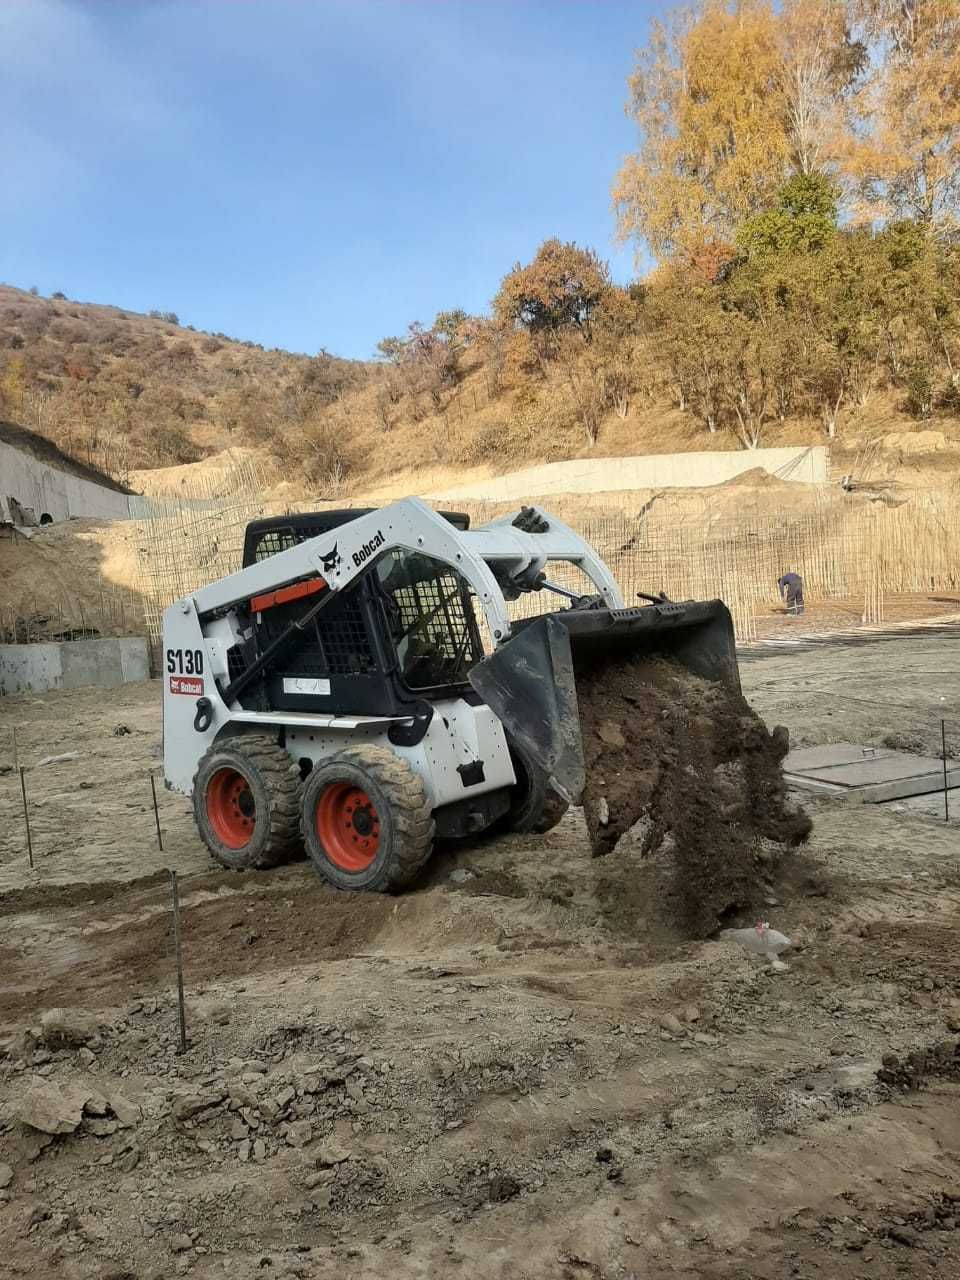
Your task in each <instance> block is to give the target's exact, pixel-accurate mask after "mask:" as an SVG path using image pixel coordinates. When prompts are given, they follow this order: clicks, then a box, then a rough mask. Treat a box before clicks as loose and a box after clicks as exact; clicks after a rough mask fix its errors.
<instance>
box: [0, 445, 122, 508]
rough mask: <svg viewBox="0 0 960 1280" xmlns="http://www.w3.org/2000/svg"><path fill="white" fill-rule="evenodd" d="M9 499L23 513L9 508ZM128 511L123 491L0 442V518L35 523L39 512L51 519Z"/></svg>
mask: <svg viewBox="0 0 960 1280" xmlns="http://www.w3.org/2000/svg"><path fill="white" fill-rule="evenodd" d="M11 498H12V499H13V501H14V503H16V504H17V506H19V507H20V508H22V512H23V515H20V514H19V513H18V512H17V511H16V510H15V509H14V508H12V507H11V503H10V499H11ZM130 514H131V513H130V500H129V498H128V496H127V494H125V493H116V492H115V491H114V490H113V489H106V488H104V487H103V486H102V485H99V484H94V483H93V481H92V480H83V479H81V478H80V476H72V475H70V474H69V472H66V471H60V470H59V469H58V468H57V467H52V466H51V465H50V464H49V463H48V462H43V461H42V460H41V459H39V458H35V457H34V456H33V455H32V454H30V453H25V452H23V450H21V449H16V448H14V446H13V445H9V444H0V520H9V521H10V522H11V523H13V524H30V523H33V524H39V523H40V517H41V516H43V515H48V516H50V518H51V519H52V520H68V519H69V518H70V517H71V516H98V517H101V518H103V519H106V520H125V519H127V518H128V516H129V515H130ZM24 516H25V517H26V518H23V517H24Z"/></svg>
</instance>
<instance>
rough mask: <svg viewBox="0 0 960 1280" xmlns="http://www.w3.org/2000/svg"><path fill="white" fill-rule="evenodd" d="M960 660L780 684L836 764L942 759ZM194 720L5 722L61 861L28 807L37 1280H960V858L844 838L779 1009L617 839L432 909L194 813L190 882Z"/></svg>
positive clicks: (794, 933)
mask: <svg viewBox="0 0 960 1280" xmlns="http://www.w3.org/2000/svg"><path fill="white" fill-rule="evenodd" d="M955 645H956V641H955V640H950V639H949V638H944V637H932V638H930V639H928V640H923V641H920V640H910V641H898V642H894V643H890V642H888V643H877V644H874V645H871V646H865V647H863V648H858V649H856V650H835V651H834V650H830V651H827V650H824V649H823V648H817V649H814V650H811V651H809V652H807V651H803V652H800V651H798V652H796V653H791V654H784V653H782V652H779V651H778V652H776V653H774V654H773V655H771V656H764V655H761V656H759V657H752V658H751V659H750V660H749V661H747V662H744V664H743V677H744V687H745V691H746V692H747V695H748V697H749V698H750V700H751V702H752V703H753V704H754V705H755V706H756V707H757V709H758V710H759V711H760V712H761V714H762V715H763V716H764V718H765V719H766V721H767V723H768V724H770V725H771V726H772V725H773V724H775V723H778V722H783V723H786V724H787V725H788V727H789V728H790V730H791V732H792V734H793V735H794V737H798V736H800V737H803V738H805V739H806V740H808V741H810V740H813V741H829V740H832V739H833V740H836V739H840V738H849V737H851V736H854V738H855V740H857V741H863V742H870V741H879V740H881V739H882V737H883V736H884V735H888V734H890V733H891V732H893V731H895V730H896V729H897V727H898V725H900V724H901V723H902V724H903V725H905V726H907V728H909V730H910V732H913V733H914V734H917V735H922V734H923V733H925V732H926V731H927V729H926V721H927V720H929V719H930V718H931V713H932V711H933V710H935V706H936V705H939V703H936V704H934V703H933V702H929V703H928V702H927V701H926V699H928V698H939V697H941V696H944V697H948V698H950V699H952V700H953V701H954V703H955V700H956V697H957V695H958V694H960V687H958V686H960V673H958V671H957V665H956V661H955V658H954V657H953V652H954V648H955ZM934 669H935V670H937V671H938V672H939V673H940V674H939V675H938V678H937V682H936V688H937V692H936V693H935V694H934V693H933V692H931V691H930V689H931V684H932V682H931V681H930V679H929V672H930V671H932V670H934ZM914 670H915V671H916V672H917V674H916V675H913V674H912V672H913V671H914ZM838 686H839V692H840V693H842V694H843V696H844V699H845V700H841V699H840V698H839V697H838V696H837V693H838ZM857 699H862V701H859V702H858V701H857ZM157 703H158V694H157V688H156V686H153V685H144V686H130V687H127V688H125V689H123V690H120V691H116V692H113V693H108V694H106V693H102V692H96V693H94V692H92V691H91V692H89V693H86V692H84V693H77V694H61V695H44V696H43V697H40V698H17V699H3V700H0V770H3V769H4V767H5V766H6V765H8V764H9V763H10V761H9V760H8V756H7V754H5V752H6V747H5V743H6V741H7V737H8V735H9V730H10V728H11V727H12V726H13V725H14V724H16V725H17V728H18V746H19V750H20V753H21V755H20V762H21V763H27V764H28V765H29V766H30V767H29V768H28V773H27V786H28V794H29V795H30V800H31V806H32V814H33V818H34V845H35V854H36V859H35V860H36V867H35V870H34V871H33V872H31V871H30V870H29V867H28V865H27V860H26V849H25V845H24V839H23V831H22V823H21V820H20V817H19V814H20V794H19V780H18V778H17V777H16V775H15V774H14V773H13V772H12V770H11V771H9V772H6V773H2V772H0V918H2V927H0V1043H2V1055H0V1244H2V1247H3V1257H4V1263H3V1266H2V1267H0V1271H2V1273H3V1274H4V1275H5V1276H6V1275H9V1276H11V1277H28V1276H29V1277H40V1276H46V1275H53V1274H54V1273H56V1274H57V1275H58V1276H61V1277H64V1278H65V1280H121V1278H124V1280H160V1278H161V1277H164V1278H165V1277H168V1276H177V1275H190V1276H195V1277H198V1278H200V1280H207V1278H208V1277H209V1278H212V1277H218V1278H219V1277H227V1276H229V1277H230V1280H247V1278H248V1277H250V1278H252V1277H254V1276H256V1277H262V1276H264V1275H268V1276H276V1277H314V1276H316V1277H327V1276H329V1277H334V1276H336V1277H338V1278H340V1277H346V1278H347V1280H354V1278H357V1280H360V1278H363V1280H366V1278H367V1277H371V1278H372V1277H374V1276H377V1277H383V1276H385V1275H387V1276H391V1277H398V1280H413V1278H417V1280H421V1278H423V1280H425V1278H426V1277H447V1276H450V1277H464V1278H465V1280H473V1278H479V1277H484V1278H486V1277H496V1278H497V1280H515V1278H516V1280H541V1278H543V1280H547V1278H550V1280H553V1278H555V1277H562V1278H565V1280H581V1278H604V1277H606V1278H609V1280H627V1278H628V1277H632V1276H633V1277H639V1276H643V1277H658V1278H659V1277H685V1278H687V1280H692V1278H693V1277H707V1278H708V1280H774V1278H777V1280H779V1278H781V1277H790V1278H792V1277H801V1280H813V1278H814V1277H817V1278H818V1280H819V1278H822V1277H838V1278H839V1280H847V1278H848V1277H849V1278H852V1277H860V1276H870V1277H881V1278H882V1280H888V1278H889V1280H892V1278H893V1277H900V1276H904V1275H911V1276H912V1275H918V1276H925V1275H934V1274H938V1275H942V1276H945V1277H953V1276H960V1233H958V1232H957V1230H956V1227H957V1222H958V1220H960V1106H958V1103H960V1081H958V1068H957V1050H956V1045H957V1040H958V1037H960V950H958V948H957V946H956V939H957V936H958V924H960V844H958V841H957V832H956V829H955V827H952V826H947V825H946V824H944V823H943V822H942V821H941V820H938V819H937V818H936V817H934V816H925V815H919V816H914V815H912V814H910V813H909V812H898V811H897V810H896V809H895V808H893V807H885V808H878V807H862V808H849V807H844V806H843V805H840V804H837V803H835V802H827V801H825V800H814V801H812V802H809V803H808V804H807V808H808V810H809V812H810V813H811V816H812V818H813V820H814V830H813V834H812V836H811V840H810V843H809V845H808V847H807V848H806V849H805V850H802V851H800V852H797V853H795V854H793V855H791V856H790V857H788V858H787V859H785V860H784V862H783V863H782V865H781V867H780V868H779V869H774V868H773V867H770V868H769V869H768V871H767V873H766V879H765V886H764V890H763V895H764V899H765V900H764V901H763V903H762V906H763V910H764V912H765V915H766V918H768V919H769V920H770V921H771V923H772V924H773V926H774V927H775V928H777V929H780V930H782V931H783V932H785V933H787V934H788V935H789V936H790V937H791V938H792V939H793V940H794V943H795V946H794V949H793V950H792V951H791V952H788V953H787V954H786V956H785V959H787V960H788V961H789V964H790V968H789V970H788V971H787V972H784V973H778V972H777V973H775V972H773V971H771V970H770V969H769V968H768V967H766V966H764V965H762V964H760V963H757V962H756V961H754V960H752V959H751V958H750V957H749V956H747V955H746V954H745V953H744V952H742V951H741V950H739V949H738V948H736V947H735V946H733V945H732V944H729V943H724V942H720V941H716V940H713V939H709V938H708V939H706V940H702V939H701V940H691V939H690V938H689V936H688V935H687V934H685V933H684V932H682V931H680V930H678V929H677V928H676V925H675V923H674V920H673V917H672V916H671V914H670V912H669V911H668V910H667V909H666V906H665V897H664V893H663V890H664V886H665V885H666V884H667V883H668V881H669V877H670V876H671V874H672V872H671V868H670V866H669V865H668V859H664V858H660V857H657V856H651V857H646V858H644V857H642V856H641V853H642V850H641V847H640V844H639V842H638V841H636V840H635V839H634V838H633V837H632V836H631V834H629V833H628V834H627V835H626V836H625V837H624V838H623V839H622V840H621V842H620V844H619V846H618V847H617V849H616V850H615V851H614V852H613V853H611V854H610V855H609V856H608V857H606V858H604V859H592V858H591V856H590V848H589V841H588V838H587V833H586V830H585V827H584V825H583V819H582V815H581V814H580V813H571V814H570V815H568V817H567V818H566V819H565V820H564V821H563V823H561V825H560V826H559V827H558V828H556V829H555V830H554V831H553V832H551V833H549V834H548V835H547V836H536V837H512V838H508V839H505V840H501V841H499V842H485V843H478V844H475V845H472V846H470V847H466V848H459V849H458V850H457V851H455V852H450V851H444V852H441V853H439V854H438V855H437V856H436V858H435V860H434V862H433V863H432V864H431V867H430V869H429V874H428V875H427V877H426V879H425V881H424V883H423V884H422V885H420V886H418V887H417V889H416V890H415V891H413V892H410V893H408V894H405V895H403V896H402V897H398V898H383V897H374V896H371V897H360V896H357V897H353V896H349V895H341V894H336V893H333V892H332V891H329V890H327V889H326V888H324V887H323V885H322V884H321V883H320V882H319V881H318V880H317V879H316V877H315V876H314V874H313V873H312V871H310V869H309V868H308V867H307V866H306V865H305V864H303V863H300V864H294V865H291V866H289V867H285V868H280V869H278V870H277V871H275V872H269V873H258V874H252V875H245V876H231V875H229V874H227V873H223V872H220V871H218V870H216V869H214V868H212V866H211V864H210V863H209V861H208V860H207V859H206V857H205V856H204V853H203V850H202V849H201V847H200V846H199V843H198V841H197V839H196V837H195V835H194V834H193V832H192V828H191V824H190V819H189V812H188V805H187V803H186V801H185V800H183V799H181V798H179V797H176V796H173V795H170V794H167V793H164V792H162V791H161V796H160V807H161V822H162V827H163V837H164V845H165V848H164V851H163V852H161V851H160V850H159V849H158V848H157V841H156V834H155V831H154V827H153V812H152V807H151V802H150V792H149V779H148V776H147V775H148V772H149V770H150V769H151V768H154V769H155V768H157V766H158V763H159V761H158V755H157V752H158V745H159V716H158V705H157ZM891 704H899V705H900V706H901V707H902V708H903V712H902V716H899V717H898V715H897V714H896V713H895V712H894V711H892V710H891ZM121 725H123V726H124V727H126V728H127V729H129V733H126V734H119V735H117V736H114V731H115V730H116V729H117V728H118V727H119V726H121ZM904 732H906V729H904ZM931 732H932V731H931ZM919 740H920V739H918V741H919ZM923 741H925V739H924V740H923ZM71 751H76V752H78V755H77V756H76V757H73V758H70V759H67V760H63V761H61V762H59V763H51V764H48V765H44V766H42V767H38V762H39V760H40V759H42V758H44V757H45V756H49V755H54V754H65V753H68V752H71ZM957 807H958V812H960V805H958V806H957ZM168 865H169V866H173V867H175V868H176V869H177V871H178V872H179V875H180V880H181V895H182V902H183V935H184V961H185V969H186V1011H187V1032H188V1040H189V1045H188V1048H187V1051H186V1053H183V1054H181V1053H179V1052H178V1038H179V1037H178V1023H177V1006H176V983H175V963H174V949H173V938H172V931H171V923H170V910H169V885H168V880H167V876H166V873H165V868H166V867H167V866H168ZM737 923H742V924H750V923H753V920H752V919H748V918H746V917H744V918H743V919H741V920H739V921H737Z"/></svg>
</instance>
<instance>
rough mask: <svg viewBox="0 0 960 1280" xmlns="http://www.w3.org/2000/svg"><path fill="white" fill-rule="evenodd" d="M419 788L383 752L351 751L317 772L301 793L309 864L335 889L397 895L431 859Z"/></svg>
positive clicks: (425, 800) (426, 804)
mask: <svg viewBox="0 0 960 1280" xmlns="http://www.w3.org/2000/svg"><path fill="white" fill-rule="evenodd" d="M431 814H432V811H431V806H430V799H429V797H428V795H427V792H426V788H425V787H424V785H423V780H422V779H421V778H420V777H419V775H418V774H416V773H415V772H414V771H413V769H411V767H410V765H408V764H407V762H406V761H405V760H403V759H401V758H400V757H399V756H396V755H394V753H393V752H392V751H389V750H387V749H386V748H385V747H348V748H346V750H344V751H341V752H338V754H337V755H335V756H332V757H331V758H330V759H329V760H324V761H322V762H321V763H320V764H318V765H316V766H315V767H314V769H313V771H312V773H311V774H310V775H309V777H308V778H307V781H306V783H305V784H304V788H303V799H302V803H301V830H302V833H303V843H304V847H305V848H306V850H307V854H308V855H309V857H310V860H311V862H312V863H313V865H314V867H316V869H317V871H318V872H319V873H320V875H322V876H323V878H324V879H325V880H328V881H329V882H330V884H332V885H334V886H335V887H336V888H338V889H362V890H365V891H367V892H372V893H386V892H389V891H390V890H396V889H402V888H404V887H405V886H406V885H408V884H409V883H410V882H411V881H412V880H413V879H414V878H415V877H416V875H417V874H418V872H419V871H420V869H421V868H422V867H423V865H424V863H426V861H427V859H428V858H429V857H430V854H431V853H432V851H433V836H434V822H433V817H432V816H431Z"/></svg>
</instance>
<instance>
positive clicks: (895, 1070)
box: [877, 1040, 960, 1092]
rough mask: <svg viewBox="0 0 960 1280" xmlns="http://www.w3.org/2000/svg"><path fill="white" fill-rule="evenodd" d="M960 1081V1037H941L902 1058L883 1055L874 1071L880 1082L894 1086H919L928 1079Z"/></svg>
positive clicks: (891, 1054)
mask: <svg viewBox="0 0 960 1280" xmlns="http://www.w3.org/2000/svg"><path fill="white" fill-rule="evenodd" d="M931 1078H935V1079H941V1080H960V1040H941V1041H940V1042H939V1043H938V1044H931V1045H928V1046H927V1048H925V1049H915V1050H914V1051H913V1053H908V1054H905V1055H904V1056H903V1057H902V1058H900V1057H898V1056H897V1055H896V1054H895V1053H887V1054H884V1057H883V1063H882V1066H881V1067H880V1070H879V1071H878V1072H877V1079H878V1080H879V1081H880V1083H881V1084H886V1085H889V1086H890V1087H891V1088H894V1089H904V1090H906V1091H908V1092H909V1091H911V1090H914V1089H922V1088H923V1086H924V1084H925V1082H926V1081H927V1080H928V1079H931Z"/></svg>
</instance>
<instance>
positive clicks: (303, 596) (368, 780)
mask: <svg viewBox="0 0 960 1280" xmlns="http://www.w3.org/2000/svg"><path fill="white" fill-rule="evenodd" d="M552 561H565V562H568V563H569V564H572V565H574V566H576V567H577V568H578V569H579V570H580V571H581V574H582V576H584V577H585V578H586V579H587V580H588V581H589V583H590V585H591V586H592V588H593V590H592V591H591V592H589V593H588V594H586V595H582V596H578V595H577V594H576V593H575V592H573V591H570V590H567V589H565V588H563V587H560V586H556V585H553V584H551V582H550V577H549V565H550V563H551V562H552ZM542 591H553V592H555V593H556V594H557V596H558V598H559V602H560V603H561V605H562V606H563V607H561V608H560V609H559V610H558V611H556V612H552V613H546V614H541V615H540V616H537V617H534V618H529V619H525V620H523V621H511V619H510V618H509V617H508V612H507V604H508V602H509V601H514V600H517V599H518V598H519V597H520V596H522V595H524V594H525V593H528V592H542ZM644 598H645V599H649V600H650V601H651V603H650V604H648V605H646V606H642V607H637V608H624V606H623V601H622V599H621V597H620V594H619V592H618V590H617V587H616V585H615V584H614V582H613V579H612V577H611V574H610V572H609V570H608V569H607V567H606V566H605V565H604V563H603V562H602V561H601V560H600V558H599V557H598V556H597V555H596V553H595V552H594V551H593V550H592V549H591V548H590V547H589V546H588V545H587V543H586V542H584V541H583V539H582V538H580V537H579V536H578V535H577V534H576V533H574V532H573V530H572V529H569V528H567V527H566V526H565V525H563V524H561V523H560V522H559V521H557V520H555V519H554V518H553V517H552V516H550V515H549V514H547V513H546V512H543V511H541V510H539V509H537V508H533V507H525V508H523V509H522V510H521V511H520V512H518V513H516V514H513V515H509V516H504V517H502V518H500V519H497V520H493V521H491V522H490V523H489V524H486V525H483V526H481V527H478V528H475V529H470V528H469V520H468V518H467V517H466V516H462V515H457V514H455V513H437V512H434V511H432V510H430V509H429V508H428V507H426V506H425V505H424V504H423V503H422V502H420V501H419V500H417V499H416V498H406V499H404V500H403V501H400V502H396V503H394V504H393V505H392V506H388V507H384V508H382V509H379V510H347V511H324V512H318V513H314V514H300V515H289V516H282V517H278V518H271V519H268V520H259V521H255V522H254V523H252V524H251V525H249V526H248V528H247V532H246V541H245V547H244V557H243V568H242V569H241V570H239V571H238V572H237V573H234V574H231V575H229V576H228V577H226V578H222V579H221V580H220V581H219V582H214V583H211V584H210V585H209V586H206V587H203V588H201V589H200V590H199V591H196V592H195V593H194V594H193V595H191V596H187V597H185V598H184V599H182V600H178V601H176V602H175V603H174V604H172V605H171V606H170V607H169V608H168V609H167V610H166V612H165V613H164V619H163V662H164V667H165V670H164V673H163V679H164V689H163V728H164V767H165V773H166V779H167V785H168V787H172V788H174V789H175V790H178V791H182V792H184V793H186V794H192V796H193V807H194V814H195V817H196V821H197V826H198V828H199V830H200V834H201V836H202V838H203V840H204V841H205V842H206V844H207V846H208V847H209V849H210V851H211V853H212V854H213V856H214V858H215V859H216V860H217V861H218V862H220V863H221V864H222V865H223V866H225V867H229V868H234V869H246V868H254V867H269V866H273V865H276V864H278V863H280V862H284V861H287V860H289V859H291V858H293V857H295V856H297V855H298V854H300V853H302V850H303V848H304V846H305V848H306V851H307V853H308V854H309V856H310V858H311V859H312V861H313V863H314V866H315V867H316V869H317V870H318V871H319V872H320V874H321V875H322V876H324V877H325V878H326V879H327V880H328V881H330V882H331V883H332V884H334V885H336V886H338V887H340V888H344V889H367V890H389V889H398V888H401V887H402V886H403V885H405V884H407V883H409V882H410V881H411V880H412V879H413V878H414V876H415V875H416V874H417V872H418V871H419V870H420V868H421V867H422V866H423V865H424V863H425V862H426V861H427V859H428V858H429V857H430V852H431V848H432V844H433V840H434V837H435V836H443V837H458V836H466V835H469V834H471V833H475V832H479V831H482V830H484V829H486V828H489V827H493V826H494V824H497V825H498V826H499V828H500V829H504V830H514V831H545V830H548V829H549V828H550V827H551V826H553V825H555V824H556V823H557V822H558V821H559V820H560V818H561V817H562V815H563V813H564V811H565V810H566V808H567V805H568V804H576V803H577V802H578V801H579V799H580V796H581V793H582V790H583V787H584V783H585V778H584V759H583V749H582V742H581V736H580V721H579V714H578V707H577V693H576V678H577V669H578V664H580V663H582V662H584V661H589V660H590V658H591V656H592V655H595V654H597V653H603V654H609V653H611V652H614V653H623V654H624V655H633V654H637V653H650V652H661V653H664V654H667V655H669V656H671V657H673V658H675V659H677V660H678V661H680V662H682V663H685V664H686V665H687V666H688V667H689V668H690V669H692V670H693V671H695V672H696V673H697V674H698V675H701V676H705V677H707V678H712V679H716V680H723V681H726V682H728V683H730V684H731V685H732V686H733V687H734V688H737V689H739V676H738V673H737V665H736V657H735V653H734V643H733V628H732V625H731V622H730V615H729V613H728V612H727V609H726V607H725V606H724V605H723V604H722V603H721V602H720V601H718V600H715V601H711V602H708V603H696V602H689V603H685V604H675V603H671V602H669V601H667V600H666V599H665V597H655V596H651V597H644ZM481 623H482V624H483V625H484V627H485V630H486V634H487V643H486V648H487V649H488V650H489V652H488V653H487V654H486V656H485V646H484V642H483V638H482V630H481Z"/></svg>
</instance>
